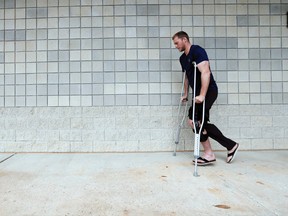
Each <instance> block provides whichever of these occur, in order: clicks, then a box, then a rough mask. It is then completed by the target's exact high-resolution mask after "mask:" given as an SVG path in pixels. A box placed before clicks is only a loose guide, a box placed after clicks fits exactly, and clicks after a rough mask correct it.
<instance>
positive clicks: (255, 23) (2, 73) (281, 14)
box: [0, 0, 288, 107]
mask: <svg viewBox="0 0 288 216" xmlns="http://www.w3.org/2000/svg"><path fill="white" fill-rule="evenodd" d="M287 11H288V2H287V1H284V0H282V1H280V0H270V1H269V0H254V1H249V2H248V1H247V0H237V1H236V0H229V1H223V0H207V1H204V0H195V1H192V0H182V1H181V0H155V1H152V0H117V1H116V0H114V1H113V0H82V1H80V0H70V1H69V0H61V1H60V0H59V1H58V0H39V1H36V0H29V1H28V0H17V1H16V0H0V106H1V107H15V106H111V105H124V106H125V105H157V106H158V105H177V104H178V98H179V93H180V89H181V72H180V65H179V62H178V58H179V56H180V53H179V52H178V51H177V50H175V49H174V48H173V44H172V42H171V35H173V34H174V33H175V32H177V31H179V30H181V29H183V30H185V31H187V32H188V33H189V35H190V36H191V37H192V38H193V43H195V44H199V45H201V46H203V47H205V48H206V49H207V52H208V55H209V57H210V60H211V68H212V71H213V73H214V75H215V78H216V80H217V82H218V85H219V97H218V100H217V102H218V103H219V104H274V103H276V104H281V103H288V73H287V72H288V60H287V57H288V49H287V48H288V29H287V28H286V19H287V18H286V12H287Z"/></svg>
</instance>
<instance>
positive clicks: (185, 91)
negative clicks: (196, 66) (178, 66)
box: [181, 73, 189, 102]
mask: <svg viewBox="0 0 288 216" xmlns="http://www.w3.org/2000/svg"><path fill="white" fill-rule="evenodd" d="M188 93H189V81H188V77H187V75H186V73H185V80H184V94H183V95H182V97H181V101H183V102H185V101H187V100H188Z"/></svg>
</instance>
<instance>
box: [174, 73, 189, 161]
mask: <svg viewBox="0 0 288 216" xmlns="http://www.w3.org/2000/svg"><path fill="white" fill-rule="evenodd" d="M185 78H186V71H185V72H184V74H183V81H182V88H181V97H180V101H179V105H178V114H177V117H178V121H179V116H180V112H181V105H182V103H183V101H182V100H181V99H182V96H183V93H184V83H185ZM187 106H188V99H187V98H186V101H185V108H184V113H183V116H182V119H181V120H180V121H179V124H178V128H177V132H176V140H175V149H174V152H173V156H176V151H177V145H178V144H179V139H180V132H181V128H182V127H183V123H184V120H185V117H186V112H187Z"/></svg>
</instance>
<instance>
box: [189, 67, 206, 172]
mask: <svg viewBox="0 0 288 216" xmlns="http://www.w3.org/2000/svg"><path fill="white" fill-rule="evenodd" d="M192 64H193V65H194V83H193V86H194V87H193V102H192V105H193V113H192V121H193V125H194V131H195V136H194V160H195V164H194V176H195V177H197V176H199V175H198V172H197V162H198V161H197V159H198V158H199V154H200V135H201V131H202V128H203V124H204V118H205V100H204V101H203V107H202V121H201V123H200V122H199V121H198V117H197V110H196V112H195V107H196V102H195V101H196V100H195V97H196V72H197V71H196V69H197V65H196V62H192ZM195 117H196V119H195Z"/></svg>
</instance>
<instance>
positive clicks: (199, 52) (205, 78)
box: [172, 31, 239, 165]
mask: <svg viewBox="0 0 288 216" xmlns="http://www.w3.org/2000/svg"><path fill="white" fill-rule="evenodd" d="M172 40H173V43H174V45H175V47H176V48H177V49H178V50H179V51H180V52H184V53H183V54H182V55H181V57H180V59H179V60H180V64H181V66H182V71H183V72H184V71H186V77H185V82H184V95H183V96H182V98H181V100H182V102H186V101H187V97H188V89H189V88H188V86H189V85H190V86H191V88H192V89H193V84H194V66H193V64H192V62H196V65H197V70H196V77H197V78H196V89H193V91H196V97H195V104H196V105H195V110H198V111H195V113H196V115H197V120H198V121H200V120H201V119H202V108H201V107H202V106H203V101H204V100H205V116H204V123H203V129H202V132H201V135H200V142H201V144H202V145H203V149H204V153H203V155H202V156H201V157H199V158H198V159H197V163H198V165H208V164H212V163H214V162H215V161H216V157H215V155H214V153H213V150H212V148H211V144H210V141H209V137H211V138H212V139H214V140H216V141H217V142H219V143H220V144H221V145H222V146H224V147H225V148H226V149H227V151H228V153H227V160H226V162H227V163H231V162H232V161H233V159H234V158H235V155H236V153H237V150H238V148H239V144H238V143H236V142H235V141H233V140H231V139H229V138H227V137H225V136H224V135H223V134H222V133H221V131H220V130H219V129H218V128H217V127H216V126H215V125H214V124H211V123H210V122H209V111H210V109H211V107H212V105H213V103H214V101H215V100H216V98H217V95H218V87H217V84H216V82H215V80H214V78H213V75H212V73H211V70H210V64H209V59H208V56H207V53H206V51H205V50H204V49H203V48H202V47H200V46H198V45H194V44H193V45H192V44H191V43H190V41H189V36H188V34H187V33H186V32H184V31H179V32H177V33H176V34H174V35H173V37H172ZM192 110H193V107H190V109H189V120H188V124H189V125H190V126H191V127H192V130H193V132H194V125H193V122H192Z"/></svg>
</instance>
